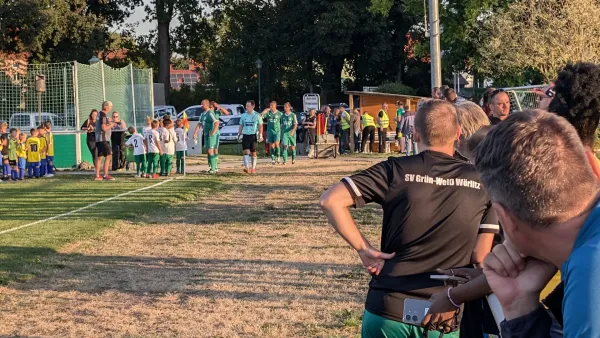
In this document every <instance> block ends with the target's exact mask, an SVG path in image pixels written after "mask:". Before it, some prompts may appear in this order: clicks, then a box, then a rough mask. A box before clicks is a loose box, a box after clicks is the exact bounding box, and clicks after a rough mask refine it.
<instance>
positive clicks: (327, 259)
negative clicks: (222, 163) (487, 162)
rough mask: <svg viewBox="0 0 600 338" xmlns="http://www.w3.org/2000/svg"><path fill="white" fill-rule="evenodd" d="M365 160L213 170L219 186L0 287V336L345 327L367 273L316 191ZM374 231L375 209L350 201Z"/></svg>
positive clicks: (69, 250)
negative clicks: (250, 172)
mask: <svg viewBox="0 0 600 338" xmlns="http://www.w3.org/2000/svg"><path fill="white" fill-rule="evenodd" d="M372 163H374V162H373V160H364V159H363V160H360V159H352V160H345V161H344V160H329V161H318V162H308V161H303V162H300V163H299V165H298V166H294V167H287V168H283V167H276V168H261V174H260V175H257V176H242V175H235V174H229V175H222V176H219V178H218V179H219V180H221V181H222V187H223V190H222V193H220V194H217V195H215V196H213V197H211V198H206V197H203V198H202V199H201V200H200V201H198V202H197V203H192V204H187V205H179V206H174V207H173V208H172V209H171V210H169V211H168V212H167V213H165V214H164V215H157V214H149V215H145V216H143V217H141V218H139V219H140V220H141V221H140V222H137V223H128V222H120V223H119V224H118V225H117V226H116V227H114V228H111V229H108V230H106V231H105V232H104V234H103V235H102V236H99V237H95V238H93V239H88V240H84V241H80V242H77V243H74V244H71V245H69V246H66V247H63V248H62V249H60V250H59V252H58V253H57V254H54V255H51V256H50V257H49V258H47V259H48V260H49V264H48V266H52V267H53V268H52V269H48V270H46V271H43V272H42V274H41V275H40V276H38V278H36V279H34V280H31V281H28V282H26V283H19V284H13V285H10V286H9V287H2V288H0V311H1V312H2V317H3V318H2V322H1V323H0V336H2V335H6V336H36V337H59V336H60V337H354V336H357V335H358V334H359V330H360V316H361V313H362V308H363V301H364V297H365V293H366V290H367V282H368V276H367V275H366V273H364V272H363V271H362V269H361V268H360V266H359V260H358V258H357V257H356V255H355V254H354V253H353V251H352V250H351V249H350V248H349V247H348V246H347V244H346V243H345V242H343V240H341V239H340V238H339V237H338V236H337V235H335V233H334V232H333V230H332V229H331V228H330V227H329V226H328V225H327V222H326V219H325V218H324V216H323V215H322V213H321V211H320V210H319V208H318V204H317V201H318V197H319V195H320V194H321V193H322V192H323V190H324V189H326V188H327V187H328V186H330V185H331V184H333V183H335V182H336V181H338V180H339V179H340V178H341V177H343V176H346V175H349V174H351V173H353V172H355V171H356V170H360V169H363V168H366V167H368V166H369V165H370V164H372ZM355 214H356V216H357V218H358V219H359V220H361V221H360V222H361V228H362V229H363V231H364V232H365V234H366V235H367V236H368V237H370V238H371V239H372V241H373V242H374V243H377V242H378V239H377V236H378V233H379V228H378V227H377V225H378V224H380V222H381V212H380V210H379V209H377V208H367V209H363V210H360V211H356V212H355Z"/></svg>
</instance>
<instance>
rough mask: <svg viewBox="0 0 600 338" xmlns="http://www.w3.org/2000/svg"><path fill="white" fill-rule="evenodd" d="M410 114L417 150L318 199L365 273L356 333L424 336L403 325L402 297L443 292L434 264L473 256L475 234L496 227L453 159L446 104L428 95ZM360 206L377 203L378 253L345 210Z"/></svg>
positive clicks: (451, 111) (470, 175)
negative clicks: (366, 282) (367, 278)
mask: <svg viewBox="0 0 600 338" xmlns="http://www.w3.org/2000/svg"><path fill="white" fill-rule="evenodd" d="M416 116H417V118H416V121H415V127H416V128H415V130H416V131H415V134H416V139H417V140H418V142H419V145H420V147H421V148H422V149H423V150H424V151H422V152H421V153H420V154H418V155H416V156H408V157H391V158H389V159H388V160H387V161H384V162H381V163H379V164H377V165H375V166H373V167H371V168H369V169H367V170H365V171H362V172H361V173H359V174H356V175H353V176H351V177H347V178H344V179H343V180H342V182H341V183H338V184H336V185H335V186H333V187H332V188H330V189H329V190H328V191H327V192H325V193H324V194H323V196H321V202H320V203H321V207H322V209H323V211H324V213H325V215H326V216H327V218H328V219H329V222H330V223H331V224H332V225H333V227H334V228H335V230H336V231H337V232H338V233H339V234H340V235H341V237H343V238H344V239H345V240H346V241H347V242H348V243H349V244H350V245H351V246H352V248H354V249H355V250H356V251H357V253H358V255H359V257H360V259H361V260H362V263H363V266H364V267H365V268H366V269H367V271H368V272H369V273H370V274H371V275H373V277H372V279H371V282H370V284H369V292H368V294H367V300H366V304H365V312H364V317H363V318H364V319H363V326H362V337H364V338H371V337H399V338H413V337H414V338H418V337H423V336H425V337H427V335H424V330H423V329H422V328H421V327H419V323H416V324H415V325H411V324H407V323H405V322H404V320H405V313H404V305H405V304H406V303H405V302H406V301H407V300H409V299H412V300H414V299H425V300H426V299H428V298H429V297H430V296H431V295H432V294H433V293H434V292H435V291H436V290H438V291H439V290H445V289H447V287H445V286H444V284H443V282H440V281H435V280H432V279H430V276H431V275H432V274H437V272H436V269H437V268H438V267H440V266H443V267H447V268H451V267H459V266H466V265H468V264H470V263H472V261H473V257H481V256H482V255H483V254H484V251H485V250H483V248H482V251H481V252H474V250H475V248H478V243H479V241H480V240H481V238H482V235H484V236H486V237H491V234H487V233H486V234H484V231H488V230H494V231H498V229H499V226H498V222H497V217H496V214H495V212H494V210H493V209H492V207H491V203H490V199H489V196H488V195H487V193H486V191H485V190H484V189H480V184H479V175H478V174H477V172H476V171H475V168H474V167H473V166H472V165H471V164H469V163H466V162H464V161H461V160H458V159H456V158H454V157H453V154H454V142H455V141H456V139H457V138H458V137H459V135H460V127H459V125H458V120H457V115H456V110H455V108H454V106H453V105H452V104H449V103H447V102H443V101H440V100H432V101H430V102H427V103H425V104H424V105H423V106H422V107H421V108H420V109H419V110H418V112H417V115H416ZM450 177H452V178H454V179H455V180H456V182H460V183H459V184H458V185H455V184H448V181H446V183H444V181H445V179H443V178H450ZM440 179H442V181H440ZM436 182H438V183H436ZM367 203H377V204H380V205H382V207H383V214H384V216H383V228H382V236H381V246H380V247H381V251H379V250H377V249H375V248H373V247H372V246H371V244H370V243H369V242H368V241H367V240H366V239H365V237H364V236H363V235H362V234H361V233H360V231H359V229H358V227H357V226H356V224H355V222H354V220H353V219H352V215H351V214H350V211H349V209H348V208H349V207H352V206H354V207H357V208H360V207H363V206H364V205H365V204H367ZM431 210H435V211H436V212H431ZM482 224H484V225H487V226H485V227H482V226H481V225H482ZM492 225H493V226H494V227H492ZM490 246H491V245H490ZM489 250H490V248H489V247H488V248H487V252H489ZM456 328H457V327H456V320H451V321H449V322H447V323H445V324H442V325H440V326H437V327H435V328H434V329H438V330H439V329H441V330H442V331H445V332H450V331H453V330H456ZM446 330H447V331H446ZM432 336H433V335H432ZM438 336H439V333H437V334H435V337H438ZM445 337H458V334H457V333H456V332H454V333H452V334H448V335H445Z"/></svg>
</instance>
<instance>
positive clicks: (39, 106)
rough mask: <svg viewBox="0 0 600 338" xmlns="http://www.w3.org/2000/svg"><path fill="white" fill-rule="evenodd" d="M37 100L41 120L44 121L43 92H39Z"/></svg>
mask: <svg viewBox="0 0 600 338" xmlns="http://www.w3.org/2000/svg"><path fill="white" fill-rule="evenodd" d="M37 101H38V102H37V103H38V116H39V122H40V123H42V92H37Z"/></svg>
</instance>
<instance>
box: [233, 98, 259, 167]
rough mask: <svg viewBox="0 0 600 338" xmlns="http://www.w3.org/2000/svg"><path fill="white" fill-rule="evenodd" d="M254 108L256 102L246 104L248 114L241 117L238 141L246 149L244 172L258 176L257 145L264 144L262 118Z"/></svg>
mask: <svg viewBox="0 0 600 338" xmlns="http://www.w3.org/2000/svg"><path fill="white" fill-rule="evenodd" d="M254 107H255V103H254V101H252V100H250V101H248V102H246V112H245V113H243V114H242V116H241V117H240V130H239V131H238V141H240V142H242V149H244V172H245V173H249V172H251V173H253V174H256V161H257V145H258V143H259V142H262V118H261V116H260V114H259V113H257V112H255V111H254ZM257 134H258V137H256V135H257ZM250 154H252V159H250Z"/></svg>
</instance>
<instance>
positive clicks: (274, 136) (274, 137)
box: [267, 130, 281, 143]
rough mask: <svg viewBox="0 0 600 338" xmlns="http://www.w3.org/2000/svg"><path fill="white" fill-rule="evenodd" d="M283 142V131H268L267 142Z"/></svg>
mask: <svg viewBox="0 0 600 338" xmlns="http://www.w3.org/2000/svg"><path fill="white" fill-rule="evenodd" d="M275 142H281V132H273V131H271V130H269V131H267V143H275Z"/></svg>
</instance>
